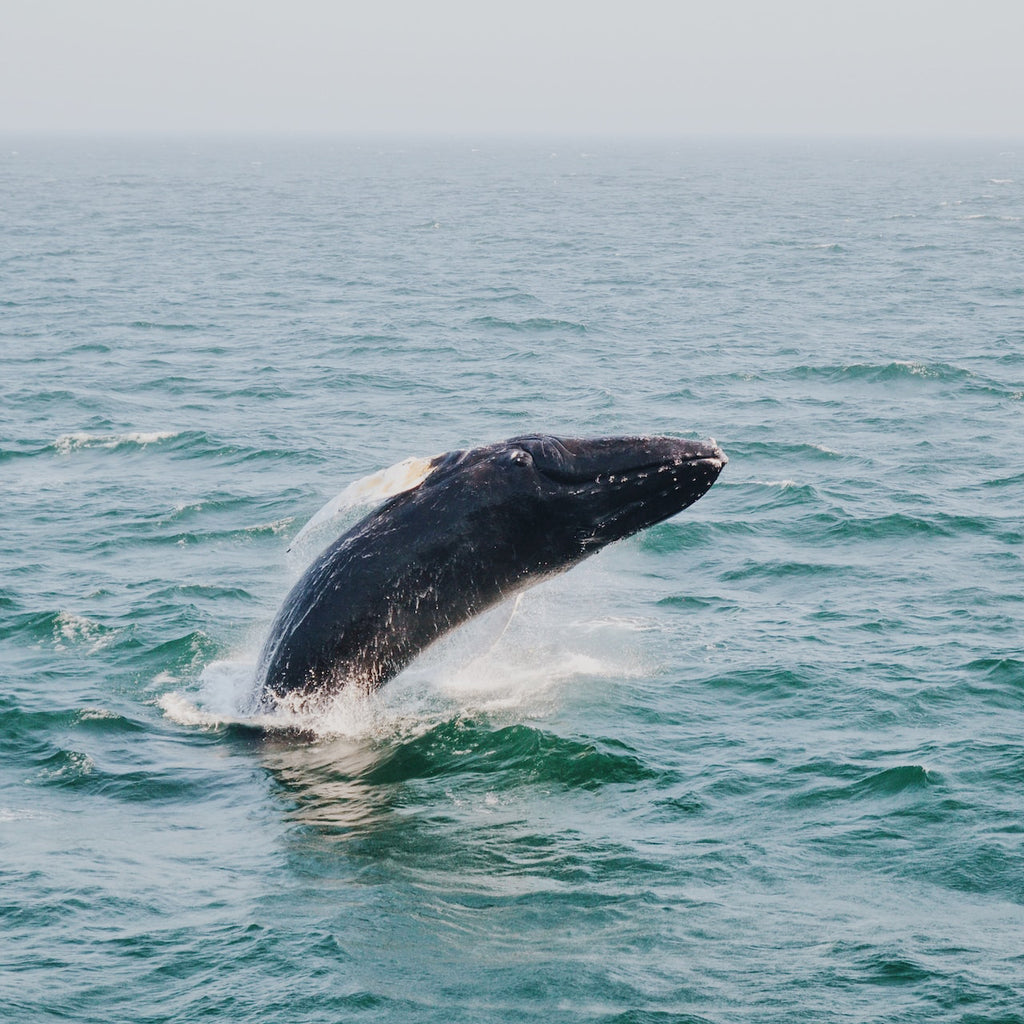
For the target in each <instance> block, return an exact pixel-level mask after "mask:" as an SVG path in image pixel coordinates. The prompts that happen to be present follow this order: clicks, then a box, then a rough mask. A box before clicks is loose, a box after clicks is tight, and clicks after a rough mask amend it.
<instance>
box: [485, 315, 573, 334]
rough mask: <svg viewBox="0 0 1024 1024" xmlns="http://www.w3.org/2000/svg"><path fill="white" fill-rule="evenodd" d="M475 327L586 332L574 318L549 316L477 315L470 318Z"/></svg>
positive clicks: (527, 331) (536, 332)
mask: <svg viewBox="0 0 1024 1024" xmlns="http://www.w3.org/2000/svg"><path fill="white" fill-rule="evenodd" d="M470 323H471V324H474V325H475V326H477V327H487V328H494V329H498V330H504V331H515V332H517V333H520V332H521V333H524V334H539V333H547V332H551V331H560V332H566V331H568V332H570V333H572V334H586V333H587V326H586V324H581V323H577V322H576V321H574V320H556V319H552V318H549V317H529V318H528V319H526V320H503V319H501V318H500V317H496V316H478V317H474V318H473V319H472V320H470Z"/></svg>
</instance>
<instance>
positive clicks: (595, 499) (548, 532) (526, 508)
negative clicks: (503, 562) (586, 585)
mask: <svg viewBox="0 0 1024 1024" xmlns="http://www.w3.org/2000/svg"><path fill="white" fill-rule="evenodd" d="M727 462H728V458H727V457H726V455H725V453H724V452H723V451H722V449H721V448H719V447H718V445H717V444H716V443H715V441H714V440H709V441H691V440H684V439H680V438H673V437H600V438H577V437H554V436H551V435H549V434H527V435H524V436H521V437H513V438H510V439H509V440H507V441H501V442H499V443H497V444H491V445H485V446H483V447H480V448H472V449H469V450H466V451H455V452H449V453H448V454H447V455H443V456H440V457H438V459H437V462H436V468H435V469H434V470H433V471H432V472H431V473H430V474H429V475H428V476H427V477H426V478H425V479H424V480H423V482H422V483H421V485H420V487H419V488H417V490H418V491H419V495H418V497H417V500H419V501H423V502H425V503H432V502H433V501H443V503H444V504H445V506H446V507H448V508H449V509H453V508H459V509H464V510H465V513H466V514H467V515H468V516H469V517H470V518H471V519H473V520H474V521H475V523H476V524H477V525H478V526H480V527H483V526H485V525H486V524H487V523H488V522H489V523H490V524H491V530H492V531H493V532H494V533H495V534H496V536H495V537H494V544H495V546H496V547H498V548H501V547H503V546H504V543H505V539H506V538H509V537H515V538H517V539H518V544H517V549H518V552H519V556H520V558H521V559H522V560H523V561H524V562H525V563H528V564H526V565H525V567H524V569H525V572H527V573H529V574H533V573H537V572H539V571H543V570H545V569H546V570H548V571H550V572H559V571H561V570H562V569H564V568H568V567H569V566H570V565H572V564H574V563H575V562H577V561H579V560H580V559H582V558H585V557H586V556H587V555H590V554H593V553H594V552H595V551H598V550H600V549H601V548H602V547H604V546H605V545H607V544H610V543H612V542H613V541H616V540H621V539H622V538H624V537H628V536H630V535H632V534H634V533H637V532H638V531H639V530H642V529H645V528H646V527H648V526H652V525H654V524H655V523H658V522H661V521H662V520H664V519H667V518H669V517H670V516H673V515H675V514H676V513H677V512H681V511H682V510H683V509H685V508H687V507H688V506H689V505H692V504H693V503H694V502H695V501H697V499H698V498H700V497H701V496H702V495H704V494H705V493H706V492H707V491H708V489H709V488H710V487H711V485H712V484H713V483H714V482H715V480H716V479H717V478H718V475H719V473H721V471H722V468H723V466H725V464H726V463H727ZM442 496H443V497H442ZM488 532H491V531H488Z"/></svg>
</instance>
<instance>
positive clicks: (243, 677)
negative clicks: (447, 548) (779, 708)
mask: <svg viewBox="0 0 1024 1024" xmlns="http://www.w3.org/2000/svg"><path fill="white" fill-rule="evenodd" d="M581 568H584V570H585V571H584V572H582V573H581V572H580V569H577V570H576V579H575V581H571V582H572V588H571V593H570V591H569V587H568V585H564V584H563V585H562V586H559V585H558V584H559V583H560V582H561V581H550V582H549V583H548V584H546V585H545V586H544V587H542V588H538V589H536V590H533V591H529V592H527V593H526V594H522V595H519V596H518V597H517V598H513V599H511V600H509V601H507V602H505V603H504V604H502V605H499V606H498V607H497V608H494V609H491V610H490V611H489V612H486V613H485V614H483V615H481V616H479V617H477V618H476V619H473V620H471V621H470V622H468V623H466V624H464V625H463V626H461V627H460V628H459V629H457V630H455V631H454V632H453V633H451V634H449V635H448V636H446V637H444V638H443V639H441V640H439V641H438V642H437V643H436V644H434V645H433V646H432V647H431V648H429V649H428V650H427V651H425V652H424V653H423V654H422V655H421V656H420V657H419V658H418V659H417V660H416V661H415V662H414V663H413V664H412V665H411V666H410V667H409V668H407V669H406V670H405V671H404V672H402V673H400V674H399V675H398V676H397V677H396V678H395V679H393V680H391V681H390V682H389V683H388V684H387V685H386V686H384V687H382V688H381V689H380V690H377V691H375V692H374V693H371V694H369V695H367V694H363V693H361V692H358V691H357V690H355V689H346V690H342V691H341V692H339V693H336V694H330V695H317V696H315V697H300V696H297V695H294V694H293V695H289V696H288V697H286V698H284V699H283V700H282V701H281V702H280V703H279V705H278V706H277V707H276V708H275V709H274V710H273V711H271V712H262V713H257V712H253V711H252V705H253V696H254V692H255V688H256V686H257V685H258V680H257V679H256V667H257V666H256V650H255V648H253V649H250V650H247V651H243V652H240V653H239V655H238V656H237V657H235V658H231V659H227V660H222V661H215V662H212V663H211V664H209V665H207V666H206V667H205V668H204V669H203V671H202V672H201V674H200V676H199V678H198V680H197V683H198V689H197V690H196V691H194V692H183V691H180V690H176V691H173V692H168V693H164V694H163V695H162V696H161V697H160V698H159V699H158V701H157V703H158V705H159V706H160V707H161V708H162V710H163V711H164V713H165V715H166V716H167V717H168V718H170V719H171V720H173V721H175V722H178V723H179V724H181V725H186V726H192V727H199V728H208V729H217V728H224V727H226V726H231V725H242V726H245V727H251V728H254V729H260V730H263V731H265V732H267V733H285V734H288V733H290V734H302V735H305V736H309V737H311V738H313V739H315V740H325V739H346V740H351V741H353V742H357V743H360V744H362V743H367V742H371V743H373V742H378V741H391V740H395V739H408V738H412V737H415V736H418V735H421V734H422V733H424V732H426V731H428V730H430V729H432V728H435V727H436V726H437V725H438V724H440V723H442V722H446V721H451V720H452V719H455V718H459V717H461V716H476V715H482V716H486V717H490V718H493V719H496V720H499V721H503V722H520V721H523V720H525V719H535V718H546V717H548V716H550V715H551V714H552V713H554V712H555V711H556V710H557V709H558V708H559V707H560V706H561V705H562V703H563V701H564V700H565V699H566V695H567V694H568V693H569V692H571V691H573V690H575V689H577V688H578V687H579V686H580V685H581V684H582V685H585V684H586V682H587V680H601V679H604V680H607V679H608V678H624V677H630V676H634V675H636V674H637V673H638V672H640V671H642V666H640V664H639V658H638V656H637V654H636V650H635V648H634V646H633V645H632V642H631V640H630V636H631V635H635V634H636V632H638V631H639V630H642V629H644V628H646V627H645V625H644V624H642V623H637V622H636V621H635V620H634V619H628V620H625V619H621V618H618V617H616V616H614V615H609V614H608V613H607V611H606V610H603V609H602V608H601V607H600V605H599V602H598V601H597V600H596V598H595V599H594V600H589V598H590V596H591V591H593V592H594V594H597V593H599V592H600V591H601V590H602V589H603V588H605V587H606V584H605V583H604V582H599V581H596V580H594V579H593V577H594V575H595V574H597V575H599V574H601V573H602V572H603V570H602V569H601V568H600V566H595V567H581ZM588 569H589V571H586V570H588ZM581 577H582V580H581ZM587 577H589V578H590V582H591V586H587V585H586V578H587ZM581 582H583V583H584V585H583V586H582V587H581ZM580 607H586V608H587V610H588V614H587V615H586V616H585V617H584V618H582V619H576V618H574V617H572V615H571V613H570V614H567V611H569V610H570V609H572V608H577V609H578V608H580Z"/></svg>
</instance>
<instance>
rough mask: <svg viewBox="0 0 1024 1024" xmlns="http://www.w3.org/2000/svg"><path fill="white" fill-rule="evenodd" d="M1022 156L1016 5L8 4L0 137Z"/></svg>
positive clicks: (241, 0)
mask: <svg viewBox="0 0 1024 1024" xmlns="http://www.w3.org/2000/svg"><path fill="white" fill-rule="evenodd" d="M2 130H16V131H51V130H61V131H66V130H79V131H138V130H146V131H225V130H227V131H232V130H233V131H253V130H269V131H281V130H298V131H329V132H337V131H343V132H344V131H349V132H351V131H355V132H366V131H381V132H387V133H404V132H410V131H416V132H446V133H453V132H454V133H476V132H497V133H503V132H544V133H580V134H595V133H615V134H622V133H643V134H680V133H692V132H698V133H708V132H712V133H730V134H731V133H746V132H772V133H835V134H849V133H883V134H912V135H965V134H970V135H976V134H993V135H1007V136H1016V137H1021V136H1024V0H974V2H960V0H955V2H948V0H887V2H882V0H857V2H854V0H849V2H837V0H763V2H756V0H702V2H699V3H698V2H692V0H676V2H674V3H673V2H668V0H663V2H656V0H620V2H615V3H606V2H603V0H589V2H584V0H515V2H504V3H496V2H488V0H475V2H463V0H420V2H415V3H413V2H408V0H358V2H353V0H333V2H328V0H173V2H171V0H167V2H165V0H74V2H72V0H4V3H3V11H2V18H0V131H2Z"/></svg>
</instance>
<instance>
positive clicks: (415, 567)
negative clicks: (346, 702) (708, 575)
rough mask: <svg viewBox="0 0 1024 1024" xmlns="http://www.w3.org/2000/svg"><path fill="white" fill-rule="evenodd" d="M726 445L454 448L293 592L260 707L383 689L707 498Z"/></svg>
mask: <svg viewBox="0 0 1024 1024" xmlns="http://www.w3.org/2000/svg"><path fill="white" fill-rule="evenodd" d="M727 461H728V460H727V459H726V456H725V455H724V453H723V452H722V451H721V449H720V448H719V447H718V446H717V445H716V444H715V443H714V442H713V441H710V442H700V441H685V440H679V439H677V438H669V437H620V438H614V437H613V438H596V439H581V438H556V437H550V436H545V435H531V436H525V437H515V438H512V439H510V440H508V441H502V442H499V443H497V444H491V445H487V446H484V447H481V448H472V449H469V450H466V451H454V452H449V453H448V454H446V455H441V456H438V457H437V458H435V459H434V460H432V461H431V463H430V466H431V469H430V471H429V472H428V474H427V475H426V476H425V478H424V479H423V480H422V482H420V483H419V484H418V485H417V486H415V487H413V488H411V489H410V490H407V491H404V492H402V493H400V494H398V495H396V496H395V497H393V498H391V499H390V500H388V501H386V502H385V503H384V504H383V505H381V506H380V507H379V508H378V509H376V510H375V511H373V512H371V513H370V514H369V515H368V516H367V517H366V518H365V519H363V520H362V521H361V522H359V523H357V524H356V525H355V526H353V527H352V529H350V530H349V531H348V532H346V533H344V534H343V535H342V536H341V537H339V538H338V539H337V540H336V541H335V542H334V543H333V544H331V545H330V546H329V547H328V548H327V549H326V550H325V551H324V552H323V553H322V554H321V555H320V556H319V557H318V558H317V559H316V560H315V561H314V562H313V564H312V565H311V566H310V567H309V568H308V569H307V570H306V572H305V573H304V574H303V576H302V578H301V579H300V580H299V581H298V583H296V584H295V586H294V587H293V588H292V590H291V592H290V593H289V594H288V596H287V597H286V598H285V601H284V604H283V605H282V607H281V609H280V611H279V612H278V614H277V617H276V618H275V620H274V622H273V624H272V626H271V628H270V633H269V635H268V637H267V640H266V643H265V644H264V647H263V651H262V654H261V655H260V662H259V674H260V678H261V679H262V684H261V690H260V693H259V696H258V698H257V699H258V704H259V706H260V707H261V708H262V709H263V710H269V709H271V708H272V707H273V706H274V705H275V704H276V703H277V700H278V699H279V698H281V697H284V696H286V695H288V694H292V693H296V694H299V695H310V694H319V693H330V692H333V691H337V690H339V689H341V688H342V687H346V686H357V687H359V688H360V689H362V690H365V691H370V690H372V689H374V688H376V687H378V686H380V685H381V684H382V683H384V682H386V681H387V680H388V679H390V678H392V677H393V676H394V675H396V674H397V673H398V672H399V671H401V669H402V668H404V667H405V666H406V665H407V664H408V663H409V662H410V661H411V660H412V659H413V658H414V657H415V656H416V655H417V654H418V653H420V651H422V650H423V649H424V648H426V647H427V646H429V645H430V644H431V643H432V642H433V641H434V640H436V639H438V637H440V636H443V635H444V634H445V633H447V632H449V631H450V630H451V629H453V628H455V627H456V626H458V625H459V624H460V623H462V622H465V621H466V620H467V619H469V618H471V617H472V616H474V615H478V614H480V613H481V612H483V611H485V610H486V609H488V608H490V607H491V606H492V605H495V604H497V603H498V602H499V601H501V600H503V599H505V598H507V597H509V596H511V595H513V594H515V593H517V592H518V591H520V590H523V589H525V588H526V587H529V586H531V585H533V584H534V583H537V582H539V581H540V580H542V579H544V578H546V577H549V576H552V575H555V574H556V573H560V572H563V571H565V570H566V569H568V568H570V567H571V566H573V565H575V564H576V563H577V562H579V561H581V560H582V559H584V558H586V557H587V556H588V555H590V554H593V553H594V552H596V551H598V550H600V549H601V548H602V547H604V546H605V545H606V544H609V543H611V542H612V541H615V540H619V539H621V538H623V537H628V536H629V535H631V534H633V533H636V532H637V531H638V530H642V529H643V528H644V527H647V526H651V525H652V524H654V523H657V522H660V521H661V520H663V519H667V518H668V517H669V516H672V515H674V514H675V513H676V512H679V511H681V510H682V509H684V508H686V507H687V506H688V505H691V504H693V502H695V501H696V500H697V499H698V498H700V497H701V496H702V495H703V494H705V493H706V492H707V490H708V488H710V487H711V485H712V484H713V483H714V482H715V480H716V478H717V477H718V474H719V473H720V472H721V469H722V466H723V465H724V464H725V463H726V462H727Z"/></svg>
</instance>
